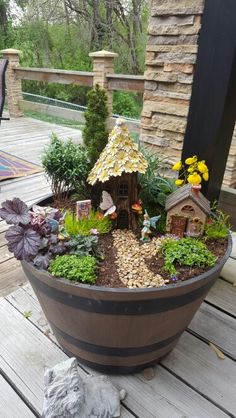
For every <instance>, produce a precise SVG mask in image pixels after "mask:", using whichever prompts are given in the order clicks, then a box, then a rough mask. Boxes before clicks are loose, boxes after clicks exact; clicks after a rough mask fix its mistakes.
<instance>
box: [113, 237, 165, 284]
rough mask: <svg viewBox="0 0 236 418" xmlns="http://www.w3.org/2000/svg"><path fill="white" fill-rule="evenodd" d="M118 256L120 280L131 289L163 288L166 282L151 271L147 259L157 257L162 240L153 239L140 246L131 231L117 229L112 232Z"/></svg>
mask: <svg viewBox="0 0 236 418" xmlns="http://www.w3.org/2000/svg"><path fill="white" fill-rule="evenodd" d="M112 236H113V242H114V247H115V248H116V251H117V255H116V261H115V263H116V264H117V270H118V274H119V278H120V280H121V281H122V282H123V283H124V284H125V285H126V286H127V287H129V288H142V287H161V286H165V284H166V283H168V282H169V281H165V280H164V279H163V278H162V276H161V275H160V274H155V273H153V272H152V271H150V270H149V268H148V266H147V265H146V263H145V259H147V258H151V257H153V256H154V255H156V252H157V248H158V247H159V246H160V240H159V239H158V238H153V239H152V240H151V241H150V242H147V243H144V244H142V245H140V243H139V241H138V240H137V238H136V237H135V235H134V234H133V232H131V231H126V230H120V229H117V230H115V231H113V232H112Z"/></svg>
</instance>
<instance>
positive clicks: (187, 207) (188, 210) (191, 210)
mask: <svg viewBox="0 0 236 418" xmlns="http://www.w3.org/2000/svg"><path fill="white" fill-rule="evenodd" d="M181 213H182V214H183V215H188V216H194V214H195V210H194V208H193V207H192V206H191V205H185V206H183V207H182V209H181Z"/></svg>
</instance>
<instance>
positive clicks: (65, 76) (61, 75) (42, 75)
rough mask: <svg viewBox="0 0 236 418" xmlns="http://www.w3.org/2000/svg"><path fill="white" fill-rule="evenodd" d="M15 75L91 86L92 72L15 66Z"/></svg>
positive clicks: (24, 78)
mask: <svg viewBox="0 0 236 418" xmlns="http://www.w3.org/2000/svg"><path fill="white" fill-rule="evenodd" d="M15 74H16V77H17V78H18V79H20V80H34V81H43V82H46V83H58V84H74V85H79V86H86V87H92V86H93V77H94V74H93V73H89V72H81V71H68V70H55V69H50V68H31V67H18V68H15Z"/></svg>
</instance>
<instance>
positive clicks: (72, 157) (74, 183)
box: [42, 133, 90, 200]
mask: <svg viewBox="0 0 236 418" xmlns="http://www.w3.org/2000/svg"><path fill="white" fill-rule="evenodd" d="M42 165H43V168H44V169H45V172H46V175H47V176H48V177H49V179H50V181H51V187H52V191H53V194H54V197H55V200H56V199H62V198H63V197H64V198H67V197H68V193H69V191H70V190H74V189H76V188H78V187H80V188H84V189H86V188H87V181H86V180H87V177H88V173H89V170H90V165H89V159H88V154H87V151H86V150H85V148H84V147H83V146H82V145H78V144H74V143H73V142H72V140H71V139H68V140H67V141H63V140H61V139H60V138H58V136H57V135H56V134H55V133H53V134H52V136H51V141H50V144H49V146H48V147H47V149H46V150H45V151H44V154H43V157H42Z"/></svg>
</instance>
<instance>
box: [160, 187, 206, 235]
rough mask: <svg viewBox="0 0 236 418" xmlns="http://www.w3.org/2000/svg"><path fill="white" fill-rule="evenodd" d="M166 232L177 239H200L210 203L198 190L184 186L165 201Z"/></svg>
mask: <svg viewBox="0 0 236 418" xmlns="http://www.w3.org/2000/svg"><path fill="white" fill-rule="evenodd" d="M166 212H167V220H166V229H167V232H169V233H171V234H174V235H177V236H179V237H183V236H190V237H195V238H197V237H200V236H201V235H202V233H203V230H204V226H205V223H206V219H207V216H208V215H209V214H210V202H209V201H208V200H207V199H206V198H205V197H204V196H203V194H202V193H201V192H200V190H199V188H196V187H194V186H193V185H192V184H186V185H185V186H183V187H180V188H179V189H178V190H176V191H175V192H173V193H171V195H169V196H168V197H167V199H166Z"/></svg>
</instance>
